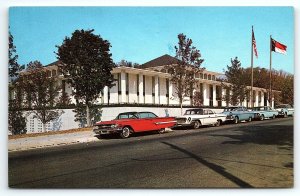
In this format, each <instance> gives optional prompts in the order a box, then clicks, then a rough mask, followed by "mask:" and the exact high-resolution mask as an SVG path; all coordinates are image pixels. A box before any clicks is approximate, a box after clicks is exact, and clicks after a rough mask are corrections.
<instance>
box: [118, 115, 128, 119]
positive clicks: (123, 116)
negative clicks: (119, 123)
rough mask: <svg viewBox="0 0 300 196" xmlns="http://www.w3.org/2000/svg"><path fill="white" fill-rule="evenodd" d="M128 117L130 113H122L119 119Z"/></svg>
mask: <svg viewBox="0 0 300 196" xmlns="http://www.w3.org/2000/svg"><path fill="white" fill-rule="evenodd" d="M125 118H128V114H120V115H119V117H118V119H125Z"/></svg>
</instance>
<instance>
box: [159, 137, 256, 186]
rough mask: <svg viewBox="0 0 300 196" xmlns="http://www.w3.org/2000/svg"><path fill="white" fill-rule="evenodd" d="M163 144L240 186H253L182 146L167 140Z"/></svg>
mask: <svg viewBox="0 0 300 196" xmlns="http://www.w3.org/2000/svg"><path fill="white" fill-rule="evenodd" d="M162 143H163V144H166V145H168V146H170V147H171V148H173V149H175V150H178V151H180V152H182V153H184V154H186V155H188V156H189V157H191V158H194V159H195V160H197V161H198V162H200V163H201V164H203V165H205V166H207V167H208V168H210V169H212V170H213V171H215V172H217V173H218V174H220V175H222V176H224V177H225V178H227V179H228V180H230V181H231V182H233V183H235V184H236V185H238V186H240V187H242V188H253V186H251V185H250V184H248V183H247V182H245V181H243V180H241V179H240V178H238V177H236V176H234V175H232V174H231V173H229V172H227V171H225V169H224V168H223V167H221V166H219V165H217V164H214V163H211V162H208V161H207V160H205V159H203V158H202V157H200V156H197V155H195V154H193V153H191V152H189V151H187V150H185V149H183V148H180V147H178V146H176V145H174V144H170V143H168V142H162Z"/></svg>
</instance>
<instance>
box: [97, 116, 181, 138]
mask: <svg viewBox="0 0 300 196" xmlns="http://www.w3.org/2000/svg"><path fill="white" fill-rule="evenodd" d="M175 124H176V120H175V118H174V117H158V116H157V115H155V114H154V113H152V112H126V113H120V114H119V115H118V116H117V117H116V118H115V119H114V120H111V121H103V122H101V121H100V122H97V123H96V124H95V125H94V128H93V132H94V133H96V134H100V135H104V134H114V133H117V134H119V135H120V136H121V137H122V138H128V137H129V136H130V134H132V133H135V132H145V131H155V130H158V131H159V132H160V133H162V132H164V131H165V129H166V128H170V127H173V126H174V125H175Z"/></svg>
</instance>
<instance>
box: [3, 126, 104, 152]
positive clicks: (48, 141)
mask: <svg viewBox="0 0 300 196" xmlns="http://www.w3.org/2000/svg"><path fill="white" fill-rule="evenodd" d="M94 135H95V134H94V133H93V132H92V131H82V132H75V133H63V134H55V135H45V136H37V137H25V138H18V139H9V140H8V152H13V151H23V150H30V149H36V148H45V147H52V146H61V145H68V144H76V143H86V142H91V141H99V139H98V138H96V137H94Z"/></svg>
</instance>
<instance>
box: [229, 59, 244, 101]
mask: <svg viewBox="0 0 300 196" xmlns="http://www.w3.org/2000/svg"><path fill="white" fill-rule="evenodd" d="M225 76H226V80H225V81H226V82H228V83H230V85H228V89H229V90H230V91H231V92H232V94H231V95H230V103H231V104H232V105H237V104H239V103H240V104H241V103H242V102H243V101H244V100H245V98H246V96H247V86H246V81H247V78H245V70H244V69H243V68H242V67H241V62H240V61H239V60H238V58H237V57H235V59H234V60H232V59H231V66H228V65H227V71H225Z"/></svg>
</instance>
